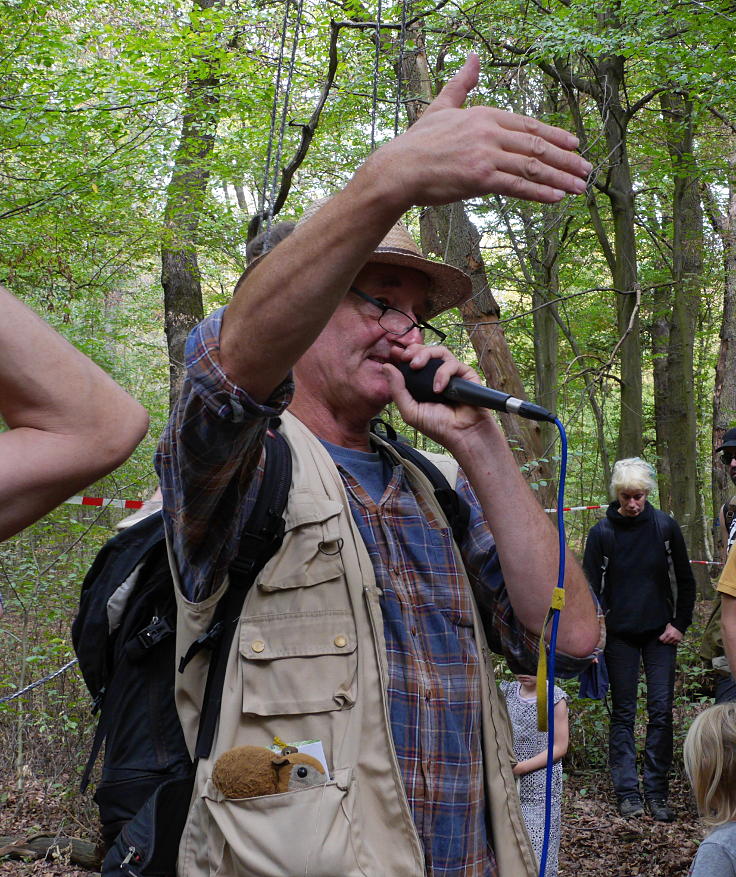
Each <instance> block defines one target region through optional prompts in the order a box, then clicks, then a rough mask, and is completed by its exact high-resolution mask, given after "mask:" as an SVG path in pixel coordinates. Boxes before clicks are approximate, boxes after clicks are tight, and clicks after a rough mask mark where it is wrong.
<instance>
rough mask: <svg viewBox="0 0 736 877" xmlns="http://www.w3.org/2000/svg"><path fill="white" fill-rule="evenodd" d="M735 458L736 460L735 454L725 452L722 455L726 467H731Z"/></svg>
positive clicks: (722, 461)
mask: <svg viewBox="0 0 736 877" xmlns="http://www.w3.org/2000/svg"><path fill="white" fill-rule="evenodd" d="M734 458H736V453H735V452H733V451H723V453H722V454H721V463H723V465H724V466H730V465H731V460H733V459H734Z"/></svg>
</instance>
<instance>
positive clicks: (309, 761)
mask: <svg viewBox="0 0 736 877" xmlns="http://www.w3.org/2000/svg"><path fill="white" fill-rule="evenodd" d="M326 781H327V777H326V775H325V771H324V768H323V767H322V765H321V764H320V763H319V761H317V759H316V758H312V756H311V755H306V754H304V753H301V752H298V751H297V750H296V749H294V747H293V746H287V747H286V748H284V749H282V750H281V752H280V753H277V752H272V751H271V750H270V749H265V748H264V747H262V746H238V747H236V748H235V749H228V751H227V752H223V753H222V755H221V756H220V757H219V758H218V759H217V761H216V762H215V767H214V770H213V771H212V782H213V783H214V784H215V786H216V787H217V788H218V789H219V790H220V792H222V794H223V795H224V796H225V797H226V798H256V797H259V796H260V795H276V794H278V793H279V792H294V791H296V790H297V789H304V788H307V787H308V786H319V785H322V784H323V783H325V782H326Z"/></svg>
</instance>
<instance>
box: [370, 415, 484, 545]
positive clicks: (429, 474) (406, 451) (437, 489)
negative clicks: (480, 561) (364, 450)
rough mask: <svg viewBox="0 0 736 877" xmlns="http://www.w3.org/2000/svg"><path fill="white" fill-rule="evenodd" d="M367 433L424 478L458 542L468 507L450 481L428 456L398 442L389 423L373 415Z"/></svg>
mask: <svg viewBox="0 0 736 877" xmlns="http://www.w3.org/2000/svg"><path fill="white" fill-rule="evenodd" d="M379 430H380V431H379ZM371 432H372V433H374V435H377V436H378V438H380V439H382V440H383V441H384V442H386V444H387V445H390V446H391V447H392V448H393V449H394V450H395V451H396V452H397V453H398V454H399V455H400V456H401V457H403V458H404V459H405V460H408V461H409V462H410V463H413V464H414V465H415V466H416V467H417V469H419V471H420V472H421V473H422V474H423V475H424V476H425V478H427V480H428V481H429V483H430V484H431V485H432V489H433V490H434V495H435V497H436V499H437V502H438V503H439V504H440V508H441V509H442V512H443V514H444V516H445V517H446V518H447V523H448V524H449V525H450V529H451V530H452V535H453V537H454V538H455V542H457V544H458V545H459V544H460V543H461V542H462V540H463V538H464V536H465V534H466V532H467V530H468V525H469V523H470V506H469V505H468V503H467V502H466V501H465V500H464V499H462V497H460V495H459V494H458V492H457V491H456V490H455V489H454V488H453V487H451V486H450V482H449V481H448V480H447V478H445V476H444V475H443V474H442V472H441V471H440V470H439V468H438V467H437V466H435V464H434V463H433V462H432V461H431V460H430V459H429V458H428V457H425V455H424V454H423V453H422V452H421V451H418V450H417V449H416V448H415V447H413V446H412V445H410V444H408V443H407V442H405V441H402V440H401V439H400V438H399V437H398V435H397V434H396V431H395V430H394V428H393V427H392V426H391V425H390V424H388V423H386V422H385V421H383V420H380V419H378V418H375V419H374V420H372V421H371Z"/></svg>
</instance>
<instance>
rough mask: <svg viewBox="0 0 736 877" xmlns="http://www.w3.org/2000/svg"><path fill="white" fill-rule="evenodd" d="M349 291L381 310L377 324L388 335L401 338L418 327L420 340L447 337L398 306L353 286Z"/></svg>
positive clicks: (431, 342)
mask: <svg viewBox="0 0 736 877" xmlns="http://www.w3.org/2000/svg"><path fill="white" fill-rule="evenodd" d="M350 292H352V293H355V295H357V296H358V298H360V299H362V300H363V301H367V302H368V304H371V305H373V306H374V307H377V308H378V309H379V310H380V311H381V315H380V316H379V317H378V325H379V326H380V327H381V328H382V329H383V330H384V332H386V334H388V335H394V336H395V337H396V338H401V337H402V336H403V335H406V334H407V333H408V332H411V330H412V329H419V332H420V333H421V336H422V341H424V340H425V338H426V337H428V338H429V343H430V344H442V343H443V342H444V340H445V338H447V335H446V333H445V332H441V331H440V330H439V329H435V327H434V326H430V324H429V323H425V322H424V320H412V318H411V317H410V316H409V314H405V313H404V312H403V311H400V310H399V309H398V308H392V307H391V305H387V304H384V303H383V302H382V301H379V300H378V299H377V298H373V296H371V295H366V293H365V292H363V291H362V290H360V289H358V288H357V287H355V286H351V287H350Z"/></svg>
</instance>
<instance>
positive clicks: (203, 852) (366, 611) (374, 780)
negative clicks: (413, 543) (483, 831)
mask: <svg viewBox="0 0 736 877" xmlns="http://www.w3.org/2000/svg"><path fill="white" fill-rule="evenodd" d="M282 423H283V425H282V432H283V434H284V436H285V438H286V439H287V441H288V443H289V445H290V447H291V451H292V460H293V475H292V486H291V492H290V494H289V501H288V505H287V508H286V512H285V519H286V535H285V538H284V543H283V546H282V548H281V550H280V551H279V552H278V554H277V555H276V556H275V557H273V558H272V559H271V560H270V561H269V563H268V564H266V566H265V567H264V569H263V571H262V572H261V574H260V576H259V577H258V580H257V583H256V586H254V587H253V588H251V590H250V593H249V594H248V597H247V598H246V601H245V606H244V608H243V613H242V615H241V618H240V622H239V625H238V629H237V631H236V633H235V636H234V638H233V645H232V648H231V651H230V655H229V658H228V668H227V674H226V680H225V686H224V691H223V696H222V708H221V712H220V719H219V724H218V727H217V732H216V736H215V742H214V745H213V748H212V753H211V755H210V757H209V758H208V759H203V760H200V762H199V764H198V766H197V775H196V782H195V788H194V795H193V800H192V806H191V809H190V812H189V818H188V821H187V825H186V828H185V830H184V834H183V836H182V840H181V845H180V848H179V862H178V869H177V870H178V877H303V875H307V877H357V875H366V877H379V875H381V877H382V875H386V877H421V875H424V873H425V869H424V855H423V850H422V846H421V844H420V841H419V838H418V835H417V832H416V829H415V826H414V822H413V819H412V815H411V811H410V809H409V805H408V803H407V799H406V795H405V792H404V787H403V783H402V779H401V776H400V773H399V767H398V763H397V760H396V754H395V751H394V745H393V740H392V736H391V725H390V720H389V711H388V701H387V695H386V684H387V678H388V672H387V664H386V653H385V644H384V637H383V621H382V615H381V606H380V603H379V597H380V592H379V589H378V588H377V587H376V581H375V576H374V573H373V567H372V565H371V561H370V558H369V556H368V552H367V550H366V548H365V545H364V543H363V541H362V539H361V536H360V533H359V531H358V529H357V527H356V525H355V523H354V521H353V516H352V514H351V512H350V507H349V504H348V498H347V495H346V492H345V489H344V486H343V483H342V480H341V478H340V475H339V473H338V471H337V469H336V467H335V465H334V463H333V462H332V460H331V458H330V456H329V454H328V453H327V451H326V450H325V449H324V448H323V446H322V445H321V444H320V442H319V441H317V439H315V438H314V436H313V435H312V433H311V432H310V431H309V430H308V429H306V427H304V426H303V425H302V424H301V423H300V422H299V420H297V419H296V418H295V417H294V416H293V415H291V414H289V413H288V412H287V413H286V414H285V415H284V416H283V420H282ZM391 453H394V454H395V452H393V451H391ZM442 459H444V460H445V461H447V458H439V459H438V458H437V456H436V455H435V456H433V460H434V462H435V463H437V462H440V461H441V460H442ZM401 462H402V463H403V465H404V466H405V467H406V468H407V469H408V470H409V472H410V474H411V476H412V478H413V479H414V480H415V481H416V482H417V484H418V485H419V487H420V489H421V490H422V492H423V494H424V496H425V499H426V501H427V502H429V503H431V504H432V505H433V507H434V508H435V509H437V513H438V515H439V516H442V512H441V510H440V509H439V507H438V505H437V502H436V500H435V498H434V492H433V490H432V488H431V485H430V484H429V482H428V481H427V480H426V478H425V477H424V475H423V474H422V473H421V472H419V471H418V470H417V469H416V468H415V467H413V466H411V464H409V463H407V462H406V461H404V460H402V461H401ZM452 465H454V463H453V464H452ZM451 483H452V481H451ZM458 563H459V564H461V561H460V560H459V556H458ZM172 565H173V564H172ZM468 587H470V586H469V585H468ZM225 588H227V581H225V582H223V584H222V586H221V587H220V588H219V589H218V590H217V591H216V592H215V593H213V594H212V595H211V596H210V597H208V598H207V599H206V600H204V601H203V602H201V603H190V602H189V601H188V600H186V599H185V598H184V597H183V596H182V593H181V588H180V587H179V582H178V580H177V599H178V609H179V616H178V625H177V653H178V655H179V656H181V655H183V654H184V653H185V652H186V650H187V648H188V647H189V645H190V644H191V643H192V642H193V641H194V640H195V639H196V638H197V637H198V636H199V635H200V634H201V633H203V632H204V631H205V630H206V629H207V628H208V626H209V624H210V620H211V618H212V614H213V612H214V608H215V606H216V604H217V602H218V600H219V599H220V598H221V597H222V595H223V592H224V590H225ZM474 613H475V636H476V640H477V643H478V652H479V655H480V656H481V663H482V665H483V666H482V668H481V677H482V679H483V683H482V692H481V695H482V718H483V750H484V763H485V778H486V796H487V800H488V808H489V823H490V826H491V831H492V843H493V848H494V850H495V853H496V859H497V861H498V866H499V872H500V875H501V877H532V875H534V874H535V873H536V864H535V858H534V853H533V852H532V849H531V846H530V844H529V840H528V837H527V834H526V830H525V827H524V822H523V817H522V815H521V810H520V807H519V801H518V795H517V792H516V786H515V781H514V777H513V775H512V773H511V761H512V758H513V750H512V745H511V734H510V728H509V725H508V719H507V717H506V713H505V709H504V708H503V707H502V706H501V705H500V703H499V695H498V692H497V689H496V685H495V683H494V679H493V669H492V665H491V659H490V655H489V651H488V647H487V643H486V639H485V635H484V633H483V629H482V624H481V623H480V619H479V617H478V610H477V606H475V603H474ZM177 661H178V658H177ZM206 673H207V663H206V658H205V657H204V656H203V655H202V654H201V653H200V655H198V656H196V657H195V658H194V659H193V660H192V661H191V662H190V663H189V664H188V666H187V668H186V670H185V672H184V673H183V674H180V673H177V674H176V679H177V685H176V701H177V707H178V710H179V714H180V717H181V720H182V725H183V727H184V734H185V737H186V740H187V745H188V747H189V751H190V753H192V752H193V751H194V746H195V741H196V737H197V727H198V722H199V707H200V704H201V702H202V697H203V693H204V685H205V679H206ZM275 737H278V738H279V739H280V740H282V741H284V742H286V743H291V742H298V741H303V740H319V741H321V742H322V745H323V747H324V753H325V756H326V760H327V764H328V765H329V768H330V773H331V777H330V781H329V782H327V783H326V784H325V785H323V786H318V787H313V788H307V789H304V790H299V791H293V792H285V793H283V794H277V795H264V796H261V797H256V798H243V799H237V800H233V799H225V798H224V797H223V796H222V794H221V793H220V792H219V791H218V790H217V789H216V788H215V786H214V784H213V783H212V781H211V778H210V777H211V773H212V767H213V765H214V762H215V761H216V759H217V757H218V756H219V755H220V754H221V753H223V752H225V751H226V750H228V749H230V748H232V747H234V746H241V745H244V744H252V745H256V746H271V745H272V744H273V742H274V738H275Z"/></svg>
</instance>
